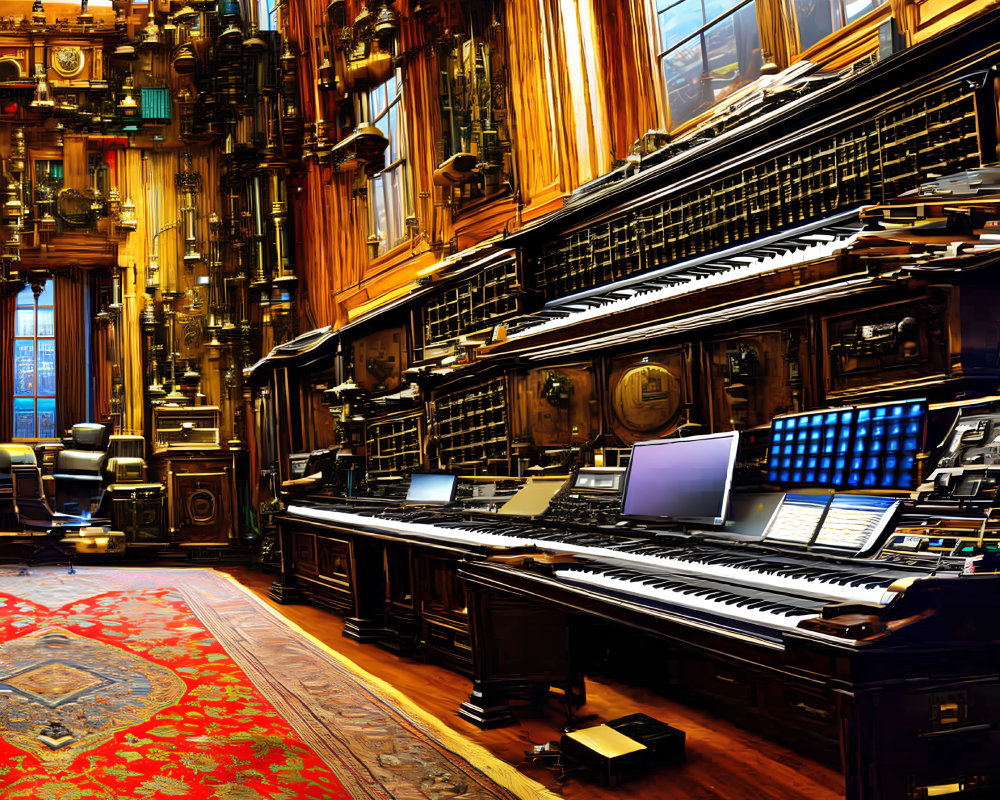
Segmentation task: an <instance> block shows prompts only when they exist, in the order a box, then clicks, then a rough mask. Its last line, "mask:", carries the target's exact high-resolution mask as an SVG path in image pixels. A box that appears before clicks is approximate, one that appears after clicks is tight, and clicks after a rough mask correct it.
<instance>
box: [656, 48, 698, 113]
mask: <svg viewBox="0 0 1000 800" xmlns="http://www.w3.org/2000/svg"><path fill="white" fill-rule="evenodd" d="M662 63H663V82H664V84H665V85H666V87H667V100H668V102H669V103H670V123H671V125H679V124H680V123H682V122H686V121H687V120H689V119H691V117H693V116H694V115H695V114H696V113H697V112H698V109H699V108H700V107H701V106H702V98H701V91H702V80H701V73H702V61H701V47H700V45H699V41H698V39H692V40H691V41H690V42H689V43H688V44H686V45H684V46H683V47H681V48H679V49H677V50H674V52H672V53H671V54H670V55H669V56H667V57H666V58H664V59H663V62H662Z"/></svg>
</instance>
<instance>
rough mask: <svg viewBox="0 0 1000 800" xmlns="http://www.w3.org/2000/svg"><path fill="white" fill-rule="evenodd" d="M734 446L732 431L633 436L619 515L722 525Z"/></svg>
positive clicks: (735, 445) (728, 491)
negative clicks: (651, 437) (635, 438)
mask: <svg viewBox="0 0 1000 800" xmlns="http://www.w3.org/2000/svg"><path fill="white" fill-rule="evenodd" d="M738 447H739V434H738V433H737V432H736V431H729V432H727V433H716V434H710V435H708V436H691V437H688V438H686V439H657V440H654V441H649V442H637V443H636V444H635V445H633V446H632V457H631V459H630V460H629V467H628V472H627V473H626V476H625V493H624V498H623V500H622V516H624V517H626V518H628V519H634V520H648V521H656V520H659V521H663V520H664V519H673V520H676V521H678V522H691V523H695V524H700V525H722V524H723V523H724V522H725V521H726V514H727V512H728V509H729V493H730V489H731V487H732V480H733V466H734V464H735V463H736V451H737V449H738Z"/></svg>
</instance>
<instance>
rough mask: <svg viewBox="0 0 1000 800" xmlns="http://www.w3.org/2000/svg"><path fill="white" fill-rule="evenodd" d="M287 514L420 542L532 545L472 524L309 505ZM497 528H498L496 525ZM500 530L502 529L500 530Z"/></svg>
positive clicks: (291, 510)
mask: <svg viewBox="0 0 1000 800" xmlns="http://www.w3.org/2000/svg"><path fill="white" fill-rule="evenodd" d="M288 513H289V514H294V515H296V516H299V517H305V518H306V519H315V520H319V521H321V522H333V523H340V524H341V525H347V526H350V527H352V528H354V527H361V528H365V529H367V530H374V531H383V532H385V533H401V534H406V535H408V536H417V537H419V538H422V539H432V540H434V541H441V542H450V543H452V544H464V545H476V546H484V547H529V546H532V545H534V544H535V542H534V541H533V540H531V539H528V538H522V537H520V536H516V535H512V534H506V533H498V532H495V531H489V530H474V529H473V528H472V526H473V525H474V523H471V522H468V523H465V525H464V526H462V527H450V525H452V524H453V523H435V524H433V525H429V524H427V523H425V522H408V521H406V520H399V519H383V518H381V517H377V516H368V515H366V514H353V513H350V512H347V511H333V510H332V509H328V508H320V507H313V506H291V505H290V506H289V507H288ZM498 527H500V526H498ZM501 529H502V528H501Z"/></svg>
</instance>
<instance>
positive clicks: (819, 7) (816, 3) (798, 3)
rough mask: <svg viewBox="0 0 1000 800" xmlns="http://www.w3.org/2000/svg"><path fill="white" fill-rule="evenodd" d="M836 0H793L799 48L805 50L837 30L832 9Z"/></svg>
mask: <svg viewBox="0 0 1000 800" xmlns="http://www.w3.org/2000/svg"><path fill="white" fill-rule="evenodd" d="M837 2H838V0H793V3H792V5H793V7H794V9H795V21H796V23H797V24H798V28H799V46H800V47H801V48H802V49H803V50H805V49H806V48H809V47H812V46H813V45H814V44H816V42H818V41H819V40H820V39H822V38H823V37H824V36H829V35H830V34H831V33H833V31H834V29H835V27H836V28H839V27H840V24H839V21H838V22H837V23H836V24H835V23H834V21H833V20H834V9H835V8H836V5H835V4H836V3H837Z"/></svg>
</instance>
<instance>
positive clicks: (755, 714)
mask: <svg viewBox="0 0 1000 800" xmlns="http://www.w3.org/2000/svg"><path fill="white" fill-rule="evenodd" d="M998 19H1000V13H992V12H991V14H989V15H985V16H983V17H979V18H977V19H976V20H972V21H969V22H968V23H965V24H963V26H959V27H960V28H961V30H959V29H958V28H956V30H955V31H953V32H950V33H944V34H942V35H941V36H940V37H937V38H935V40H934V42H935V44H934V47H933V48H930V47H924V46H918V47H913V48H910V49H908V50H905V51H903V52H902V53H899V54H897V55H894V56H893V57H892V58H891V59H889V60H888V61H887V62H885V64H884V65H880V66H879V68H878V69H872V70H868V71H865V70H859V71H858V72H856V73H852V74H845V75H842V76H840V77H838V78H836V79H834V78H832V77H831V76H829V75H823V74H820V73H815V72H811V71H810V69H809V68H808V67H805V66H803V67H802V68H801V69H800V70H799V71H798V72H795V71H792V72H790V73H789V76H788V78H787V79H788V80H789V81H790V83H789V85H788V86H787V87H784V88H786V89H787V90H788V91H783V92H780V93H778V92H775V93H773V94H767V93H762V94H760V95H759V96H753V97H748V98H747V99H746V101H745V102H744V103H743V104H742V105H741V110H740V112H739V113H736V112H734V113H733V114H732V115H723V116H719V117H717V118H714V119H713V120H711V121H709V122H707V123H705V124H704V125H703V126H701V127H700V128H696V129H695V130H694V131H693V132H692V133H691V134H689V135H688V134H685V135H682V136H680V137H678V138H676V139H675V140H673V141H670V142H669V143H667V144H666V146H665V147H662V148H661V149H659V150H657V151H655V152H653V153H650V154H647V155H645V156H644V157H643V159H642V163H641V165H640V167H639V168H638V169H635V168H634V166H635V165H632V166H626V167H622V168H621V169H619V170H614V171H613V172H611V173H610V174H608V175H606V176H604V177H602V178H600V179H598V180H596V181H594V182H592V183H591V184H588V185H586V186H584V187H582V188H581V189H579V190H578V191H577V192H575V193H574V194H573V195H572V196H571V197H570V198H569V199H568V200H567V202H566V204H565V206H564V207H563V208H562V209H560V210H559V211H556V212H554V213H553V214H551V215H549V216H547V217H546V218H544V219H543V220H541V221H539V222H537V223H529V224H528V225H526V226H525V227H524V228H522V229H521V230H520V231H517V232H515V233H513V234H511V235H509V236H506V237H504V238H503V240H502V243H499V244H495V245H492V246H487V247H484V248H483V249H481V250H477V251H475V252H474V253H471V254H467V255H465V256H458V257H456V258H455V259H454V260H453V261H452V262H449V265H448V267H447V268H443V269H442V270H441V271H440V272H438V273H435V274H434V276H433V278H429V279H426V280H422V281H419V282H418V283H417V284H416V285H415V287H414V288H413V291H412V293H411V294H410V295H409V296H408V297H407V298H404V299H402V300H400V301H398V302H394V303H392V304H390V305H389V306H387V309H388V312H391V313H384V314H383V313H381V312H380V311H376V312H373V313H371V314H369V315H366V316H363V317H361V318H360V319H357V320H354V321H352V322H351V323H350V324H349V325H347V326H346V327H345V328H343V329H341V330H339V331H332V332H329V333H328V334H324V336H325V337H326V338H325V339H324V340H323V341H321V342H319V343H316V342H311V343H310V348H311V349H310V353H309V356H308V361H307V362H306V361H303V365H304V366H308V365H320V364H322V367H321V368H320V367H318V366H317V367H316V370H317V375H316V376H312V377H311V378H310V379H309V380H311V381H312V383H313V384H316V385H318V384H320V383H323V384H324V385H327V386H341V387H343V386H349V387H351V389H352V399H351V416H350V420H351V424H352V425H354V426H356V427H360V428H363V430H364V435H363V436H362V435H356V434H355V435H351V436H350V437H349V440H348V437H346V435H345V438H344V439H343V440H341V441H337V440H336V437H334V439H335V440H334V441H315V440H309V439H308V436H307V435H305V434H304V433H302V432H301V431H300V430H299V428H298V427H297V423H296V420H297V419H298V417H299V416H301V414H300V411H301V410H302V409H304V408H309V409H310V413H312V412H311V409H312V408H313V404H312V399H308V398H310V397H311V395H310V389H309V385H308V384H307V382H306V381H305V380H303V381H302V382H301V385H300V386H298V387H295V386H292V387H291V388H289V387H287V386H281V387H279V388H281V391H280V392H278V391H277V389H276V394H280V395H281V397H282V398H283V399H282V400H281V402H283V403H284V404H285V406H286V408H279V413H280V412H284V413H283V416H284V417H285V418H287V419H288V420H289V423H288V428H289V431H288V432H287V433H286V432H283V434H282V435H283V436H284V437H285V438H287V439H288V444H289V445H290V448H292V449H290V450H289V452H293V451H294V452H305V451H308V450H309V449H311V448H317V447H323V448H329V449H330V451H331V452H332V453H335V455H334V456H333V460H334V463H335V464H337V465H338V468H339V469H340V472H342V473H349V474H350V475H352V476H354V478H356V479H355V480H347V481H344V480H333V479H330V480H327V479H326V476H324V480H323V481H322V482H320V483H318V484H316V483H315V482H313V484H312V485H310V486H308V487H307V486H305V485H304V484H300V483H298V482H296V481H292V482H290V484H289V486H288V488H287V490H286V491H285V492H284V494H283V496H282V500H283V504H284V508H283V510H282V511H281V512H280V513H279V514H278V515H277V520H278V527H279V535H280V540H281V558H282V564H281V568H282V573H281V577H280V578H279V579H278V580H277V581H276V582H275V587H274V590H273V592H272V594H273V596H274V597H275V598H276V599H279V600H282V601H288V600H291V599H294V598H296V597H301V596H305V597H306V598H308V599H310V600H313V601H315V602H319V603H323V604H325V605H327V606H329V607H332V608H334V609H336V610H338V611H339V612H341V613H343V614H344V615H345V616H346V617H347V624H346V627H345V634H346V635H348V636H352V637H354V638H356V639H359V640H362V641H370V642H375V643H377V644H379V645H380V646H382V647H386V648H389V649H391V650H393V651H396V652H400V653H406V654H409V655H412V656H415V657H421V658H426V659H430V660H435V661H437V662H439V663H443V664H446V665H448V666H450V667H452V668H453V669H455V670H457V671H459V672H461V673H463V674H465V675H467V676H469V677H470V678H471V679H472V691H471V693H470V696H469V699H468V700H467V701H466V702H465V703H463V704H462V706H461V708H460V709H459V714H460V716H461V717H462V718H464V719H465V720H467V721H469V722H472V723H474V724H476V725H479V726H482V727H490V726H495V725H503V724H506V723H508V722H510V721H511V719H512V716H513V713H514V712H513V711H512V704H516V703H519V702H524V701H525V700H528V701H538V700H540V698H542V697H544V696H545V693H546V692H547V690H548V689H549V687H552V686H556V687H560V688H561V689H563V690H564V692H565V695H564V696H565V698H566V701H567V702H568V703H569V704H570V705H579V704H583V703H585V702H586V682H585V676H586V675H587V674H594V673H597V672H599V673H602V674H609V673H610V674H619V675H622V676H624V677H625V678H627V679H634V680H638V681H642V682H644V683H648V684H651V685H654V686H657V687H658V688H660V689H662V690H664V691H669V692H672V693H675V694H677V695H679V696H682V697H689V698H692V699H695V700H697V701H698V702H707V703H710V704H711V705H712V706H713V707H714V708H716V709H717V710H718V711H719V713H722V714H725V715H726V716H727V717H731V718H733V719H736V720H738V721H741V722H743V723H745V724H748V725H753V726H755V727H758V728H760V729H762V730H764V731H765V732H766V733H768V734H769V735H772V736H774V737H776V738H780V739H783V740H786V741H789V742H791V743H792V744H793V745H794V746H797V747H799V748H801V749H803V750H806V751H808V752H810V753H813V754H815V755H819V756H821V757H825V758H827V759H828V760H832V761H835V762H837V763H839V764H840V766H841V768H842V769H843V773H844V776H845V781H846V788H847V796H848V797H849V798H851V800H899V799H900V798H906V799H907V800H909V799H910V798H913V800H916V799H917V798H924V797H936V796H951V795H955V796H961V797H963V798H966V797H984V798H985V797H991V796H994V795H995V793H996V791H997V787H998V786H1000V768H998V767H997V766H996V765H997V764H1000V758H998V756H1000V717H998V716H997V712H996V709H997V708H1000V702H998V701H1000V672H998V671H997V666H996V665H997V664H998V663H1000V659H998V656H1000V625H998V623H997V621H996V620H997V613H996V609H997V608H998V604H1000V525H998V524H997V522H996V520H995V519H994V516H993V514H994V511H993V510H994V508H995V506H996V503H997V487H998V486H1000V444H998V443H1000V398H998V397H997V396H996V391H997V384H998V381H1000V366H998V365H1000V359H998V345H997V343H998V342H1000V314H998V313H997V311H996V309H997V308H1000V302H998V301H1000V297H998V293H997V290H996V277H997V269H998V268H1000V258H998V256H1000V238H998V235H997V234H996V233H995V232H994V231H995V229H996V228H997V227H1000V172H998V171H997V169H996V168H995V167H993V166H991V162H992V161H993V157H994V156H995V153H996V141H995V137H996V134H995V130H996V121H997V112H996V105H995V100H994V97H993V93H992V92H993V90H992V88H991V87H992V83H991V82H990V81H987V80H986V78H985V76H986V75H992V74H993V72H990V71H989V70H990V69H992V66H993V63H994V61H995V35H992V34H990V33H988V29H989V26H990V25H993V24H995V23H996V21H997V20H998ZM994 72H995V70H994ZM401 309H402V310H404V311H405V312H408V313H409V320H410V321H409V324H408V326H406V325H404V326H403V327H402V328H401V327H400V320H401V319H404V318H405V317H404V316H401V315H400V313H399V312H400V310H401ZM290 365H291V366H296V364H295V363H294V362H290ZM291 372H292V370H286V371H285V372H284V374H286V375H288V374H291ZM275 385H276V387H278V384H275ZM296 389H297V390H298V393H297V392H296ZM327 391H330V390H327ZM302 398H307V399H302ZM331 410H333V409H331ZM338 410H340V411H341V413H342V409H338ZM342 416H343V414H342ZM338 430H346V427H344V426H341V427H340V428H338ZM737 432H738V433H737ZM300 440H301V441H300ZM338 448H339V449H338ZM661 448H662V451H661ZM664 454H666V455H664ZM661 457H662V458H663V459H665V460H660V459H661ZM338 468H334V469H332V470H331V473H335V472H337V470H338ZM424 475H453V476H454V475H457V476H461V478H460V480H459V481H458V491H457V494H456V495H455V496H448V497H445V498H443V499H442V498H440V497H439V498H437V499H434V498H431V499H430V500H427V499H426V498H425V499H423V500H420V501H419V502H418V501H414V500H413V499H412V498H411V499H410V500H409V501H407V500H404V499H403V497H402V493H401V491H398V490H393V488H392V487H394V486H396V487H400V486H405V485H406V484H407V480H408V479H416V480H419V479H420V477H421V476H424ZM558 476H562V478H561V479H560V478H559V477H558ZM543 479H544V480H545V481H550V482H549V483H548V484H546V485H545V486H544V488H545V491H546V493H545V494H544V497H543V493H542V492H541V490H540V488H539V487H540V486H542V480H543ZM293 484H294V486H293ZM512 484H513V485H514V486H515V487H521V488H520V489H517V491H515V492H514V495H513V498H511V485H512ZM293 489H294V490H293ZM529 495H530V498H529ZM540 497H543V502H542V504H541V506H540V507H539V508H538V510H533V511H527V512H523V513H514V512H516V509H518V508H520V509H527V508H532V507H535V506H536V505H537V501H538V499H539V498H540ZM529 499H530V500H531V502H530V503H529V502H528V500H529ZM505 509H506V511H504V510H505Z"/></svg>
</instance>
